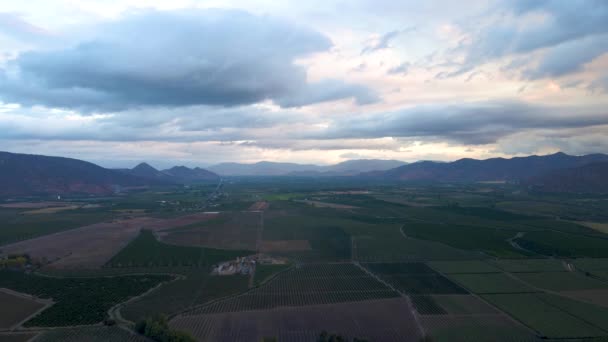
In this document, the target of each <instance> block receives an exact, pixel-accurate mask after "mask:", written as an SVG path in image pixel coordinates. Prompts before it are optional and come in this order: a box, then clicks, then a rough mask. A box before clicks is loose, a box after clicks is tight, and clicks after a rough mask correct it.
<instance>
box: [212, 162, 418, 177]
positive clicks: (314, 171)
mask: <svg viewBox="0 0 608 342" xmlns="http://www.w3.org/2000/svg"><path fill="white" fill-rule="evenodd" d="M406 164H407V163H406V162H402V161H399V160H383V159H355V160H347V161H344V162H341V163H338V164H334V165H327V166H322V165H314V164H296V163H275V162H268V161H262V162H258V163H253V164H244V163H221V164H216V165H212V166H209V167H208V169H209V170H210V171H213V172H215V173H217V174H219V175H222V176H312V177H318V176H353V175H358V174H360V173H362V172H370V171H384V170H389V169H392V168H395V167H399V166H402V165H406Z"/></svg>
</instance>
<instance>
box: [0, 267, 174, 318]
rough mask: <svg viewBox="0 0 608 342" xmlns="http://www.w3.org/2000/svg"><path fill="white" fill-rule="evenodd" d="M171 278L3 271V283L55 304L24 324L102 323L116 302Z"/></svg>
mask: <svg viewBox="0 0 608 342" xmlns="http://www.w3.org/2000/svg"><path fill="white" fill-rule="evenodd" d="M171 278H172V277H170V276H162V275H140V276H121V277H105V278H52V277H45V276H36V275H28V274H24V273H21V272H16V271H0V287H3V288H7V289H10V290H13V291H18V292H23V293H25V294H28V295H32V296H36V297H38V298H42V299H50V300H52V301H53V302H54V304H53V305H52V306H50V307H49V308H47V309H45V310H44V311H42V312H41V313H40V314H38V315H36V316H34V317H33V318H32V319H30V320H28V321H26V322H25V324H24V325H25V326H27V327H49V326H70V325H82V324H95V323H99V322H101V321H102V320H103V319H104V318H105V317H106V313H107V311H108V310H109V309H110V308H111V307H113V306H114V305H116V304H119V303H121V302H123V301H126V300H127V299H129V298H131V297H133V296H137V295H140V294H142V293H144V292H146V291H148V290H149V289H151V288H153V287H154V286H156V285H158V284H159V283H161V282H164V281H168V280H170V279H171Z"/></svg>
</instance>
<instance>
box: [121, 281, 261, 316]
mask: <svg viewBox="0 0 608 342" xmlns="http://www.w3.org/2000/svg"><path fill="white" fill-rule="evenodd" d="M248 282H249V279H248V277H246V276H242V275H233V276H222V277H214V276H211V275H209V274H208V272H204V271H196V270H195V271H193V270H190V271H189V272H186V273H184V274H183V275H182V277H180V278H179V279H176V280H175V281H172V282H170V283H168V284H165V285H163V286H162V287H160V288H159V289H157V290H156V291H153V292H151V293H149V294H146V295H145V296H143V297H140V298H139V299H137V300H135V301H132V302H130V303H128V304H127V305H125V306H124V307H122V308H121V310H120V312H121V314H122V316H123V317H124V318H126V319H128V320H130V321H132V322H138V321H139V320H141V319H143V318H146V316H148V315H150V313H151V312H154V313H158V314H164V315H167V316H171V315H174V314H177V313H179V312H181V311H184V310H186V309H188V308H190V307H193V306H196V305H202V304H205V303H207V302H209V301H212V300H215V299H218V298H222V297H226V296H231V295H235V294H238V293H241V292H244V291H246V290H247V287H248V286H247V285H248Z"/></svg>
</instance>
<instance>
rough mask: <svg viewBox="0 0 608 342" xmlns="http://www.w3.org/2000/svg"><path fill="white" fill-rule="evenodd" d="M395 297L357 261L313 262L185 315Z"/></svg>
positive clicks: (396, 295) (187, 312) (392, 292)
mask: <svg viewBox="0 0 608 342" xmlns="http://www.w3.org/2000/svg"><path fill="white" fill-rule="evenodd" d="M394 297H398V294H397V293H396V292H394V291H392V290H391V289H389V288H388V287H386V286H385V285H384V284H383V283H381V282H380V281H378V280H376V279H375V278H374V277H372V276H370V275H368V274H367V273H366V272H365V271H363V270H362V269H360V268H359V267H357V266H355V265H353V264H310V265H301V266H295V267H293V268H292V269H290V270H288V271H286V272H283V273H281V274H279V275H278V276H277V277H275V278H273V279H272V280H271V281H269V282H267V283H265V284H263V285H261V286H260V287H257V288H254V289H251V290H249V291H247V292H245V293H244V294H242V295H238V296H235V297H233V298H228V299H225V300H221V301H217V302H214V303H212V304H209V305H203V306H200V307H197V308H194V309H192V310H188V311H186V312H185V313H184V315H196V314H203V313H205V314H206V313H221V312H237V311H248V310H262V309H272V308H276V307H283V306H306V305H315V304H331V303H341V302H355V301H367V300H373V299H381V298H394Z"/></svg>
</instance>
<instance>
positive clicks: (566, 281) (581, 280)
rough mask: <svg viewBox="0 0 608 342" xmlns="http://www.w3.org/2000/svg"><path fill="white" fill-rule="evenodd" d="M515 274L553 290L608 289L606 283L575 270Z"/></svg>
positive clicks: (530, 282)
mask: <svg viewBox="0 0 608 342" xmlns="http://www.w3.org/2000/svg"><path fill="white" fill-rule="evenodd" d="M516 276H517V277H518V278H520V279H521V280H523V281H525V282H527V283H529V284H532V285H534V286H536V287H540V288H542V289H547V290H553V291H572V290H588V289H602V288H603V289H608V283H606V282H604V281H600V280H597V279H595V278H592V277H590V276H585V275H584V274H581V273H575V272H542V273H518V274H517V275H516Z"/></svg>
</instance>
